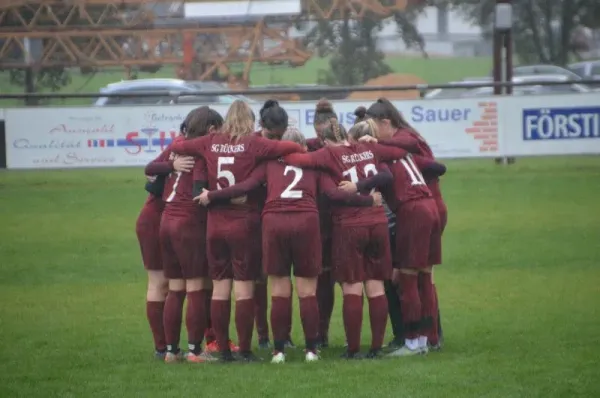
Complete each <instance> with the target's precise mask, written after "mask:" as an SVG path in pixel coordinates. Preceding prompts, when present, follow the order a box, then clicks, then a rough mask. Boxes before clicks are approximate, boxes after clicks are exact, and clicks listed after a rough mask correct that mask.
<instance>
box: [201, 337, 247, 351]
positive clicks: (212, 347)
mask: <svg viewBox="0 0 600 398" xmlns="http://www.w3.org/2000/svg"><path fill="white" fill-rule="evenodd" d="M229 349H230V350H231V352H238V351H239V350H240V347H238V346H237V345H235V343H234V342H233V341H231V340H229ZM204 350H205V351H206V352H209V353H215V352H220V351H221V350H220V349H219V345H218V344H217V342H216V341H211V342H210V343H208V344H207V345H206V347H205V349H204Z"/></svg>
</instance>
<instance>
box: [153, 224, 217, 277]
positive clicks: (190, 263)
mask: <svg viewBox="0 0 600 398" xmlns="http://www.w3.org/2000/svg"><path fill="white" fill-rule="evenodd" d="M160 243H161V250H162V257H163V270H164V273H165V276H166V277H167V278H168V279H195V278H206V277H208V263H207V260H206V223H205V222H204V220H203V219H201V218H199V217H196V216H195V215H190V216H177V217H175V216H170V215H168V214H165V213H163V218H162V222H161V224H160Z"/></svg>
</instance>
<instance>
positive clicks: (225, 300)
mask: <svg viewBox="0 0 600 398" xmlns="http://www.w3.org/2000/svg"><path fill="white" fill-rule="evenodd" d="M232 284H233V280H231V279H223V280H219V281H217V280H213V296H212V301H211V305H210V315H211V320H212V327H213V330H214V332H215V337H216V341H217V347H218V348H219V352H220V354H221V358H220V359H221V360H222V361H225V362H229V361H233V355H232V354H231V349H230V348H229V322H230V320H231V288H232Z"/></svg>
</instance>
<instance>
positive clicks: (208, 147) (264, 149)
mask: <svg viewBox="0 0 600 398" xmlns="http://www.w3.org/2000/svg"><path fill="white" fill-rule="evenodd" d="M172 150H173V151H174V152H176V153H180V154H183V155H191V156H196V157H198V156H200V157H203V158H204V160H205V164H206V169H207V176H208V189H209V190H211V191H212V190H215V189H221V188H224V187H229V186H232V185H235V184H236V183H237V182H241V181H243V180H245V179H246V178H248V176H249V175H250V173H251V172H252V170H253V169H254V168H255V167H256V166H257V165H258V164H259V163H260V162H261V161H264V160H269V159H275V158H278V157H280V156H284V155H287V154H290V153H294V152H302V151H303V148H302V147H301V146H300V145H299V144H296V143H294V142H289V141H273V140H268V139H266V138H262V137H258V136H256V135H250V136H243V137H239V138H238V139H237V140H233V139H232V138H231V136H229V135H228V134H211V135H207V136H204V137H199V138H195V139H192V140H186V141H178V142H174V143H173V144H172ZM248 199H249V200H248V202H247V203H246V204H245V205H234V204H230V203H222V204H218V205H214V206H211V208H210V210H211V211H213V210H217V211H228V212H234V213H240V212H249V211H250V212H259V211H260V208H261V203H260V202H259V201H258V200H252V196H249V197H248Z"/></svg>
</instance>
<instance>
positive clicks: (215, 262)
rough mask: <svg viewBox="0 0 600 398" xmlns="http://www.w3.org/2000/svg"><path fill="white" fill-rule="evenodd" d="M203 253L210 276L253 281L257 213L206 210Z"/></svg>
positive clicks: (258, 234)
mask: <svg viewBox="0 0 600 398" xmlns="http://www.w3.org/2000/svg"><path fill="white" fill-rule="evenodd" d="M207 254H208V264H209V268H210V276H211V278H212V279H213V280H224V279H234V280H236V281H254V280H257V279H259V278H260V276H261V263H260V257H261V230H260V214H258V213H243V212H227V213H226V212H217V211H209V212H208V228H207Z"/></svg>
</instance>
